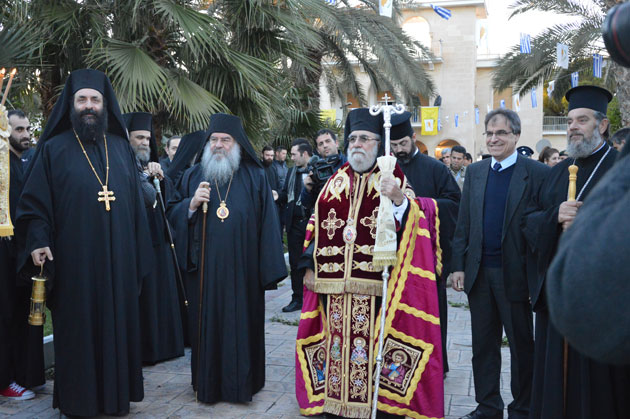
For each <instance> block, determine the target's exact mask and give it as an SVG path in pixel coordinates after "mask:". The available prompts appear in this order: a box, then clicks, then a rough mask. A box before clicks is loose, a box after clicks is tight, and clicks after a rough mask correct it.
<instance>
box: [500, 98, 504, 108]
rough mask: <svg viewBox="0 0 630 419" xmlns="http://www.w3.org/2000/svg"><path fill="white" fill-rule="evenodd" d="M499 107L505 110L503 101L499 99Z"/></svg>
mask: <svg viewBox="0 0 630 419" xmlns="http://www.w3.org/2000/svg"><path fill="white" fill-rule="evenodd" d="M499 106H500V107H502V108H504V109H505V99H501V102H499Z"/></svg>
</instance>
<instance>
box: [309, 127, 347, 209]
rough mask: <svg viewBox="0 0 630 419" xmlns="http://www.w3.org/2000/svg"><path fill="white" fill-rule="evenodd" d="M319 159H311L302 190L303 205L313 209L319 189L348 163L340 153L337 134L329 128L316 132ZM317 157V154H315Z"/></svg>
mask: <svg viewBox="0 0 630 419" xmlns="http://www.w3.org/2000/svg"><path fill="white" fill-rule="evenodd" d="M315 145H316V146H317V154H318V155H319V156H320V158H318V159H314V158H313V159H311V163H309V166H310V169H311V170H310V171H309V174H308V176H307V177H306V178H305V179H304V189H303V190H302V195H301V197H300V198H301V200H302V205H304V207H305V208H307V209H308V210H309V213H310V212H311V211H312V209H313V206H314V204H315V200H316V199H317V195H319V191H320V190H321V189H322V186H324V183H326V181H327V180H328V178H330V176H331V175H332V174H333V173H335V172H336V171H337V169H339V168H340V167H341V166H343V165H344V164H345V163H346V156H344V155H343V154H342V153H339V141H338V140H337V135H336V134H335V133H334V132H332V131H331V130H329V129H321V130H319V131H317V134H315ZM313 157H316V156H313ZM318 175H319V176H318Z"/></svg>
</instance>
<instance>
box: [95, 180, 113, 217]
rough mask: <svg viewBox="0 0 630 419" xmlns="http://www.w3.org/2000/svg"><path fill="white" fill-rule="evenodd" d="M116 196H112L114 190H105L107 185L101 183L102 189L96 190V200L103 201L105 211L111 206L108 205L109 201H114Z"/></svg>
mask: <svg viewBox="0 0 630 419" xmlns="http://www.w3.org/2000/svg"><path fill="white" fill-rule="evenodd" d="M115 200H116V197H115V196H114V191H109V190H107V185H103V190H102V191H99V192H98V201H99V202H105V211H109V210H110V209H111V208H110V207H109V202H110V201H112V202H113V201H115Z"/></svg>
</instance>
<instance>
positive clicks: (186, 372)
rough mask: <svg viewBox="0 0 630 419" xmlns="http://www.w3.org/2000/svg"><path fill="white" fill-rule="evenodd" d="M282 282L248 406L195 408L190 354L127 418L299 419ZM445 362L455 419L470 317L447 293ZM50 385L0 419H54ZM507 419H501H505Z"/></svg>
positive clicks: (467, 401) (462, 301) (151, 373)
mask: <svg viewBox="0 0 630 419" xmlns="http://www.w3.org/2000/svg"><path fill="white" fill-rule="evenodd" d="M289 281H290V280H289V279H286V280H285V281H283V282H282V283H281V284H280V287H278V289H277V290H275V291H270V292H268V293H267V296H266V300H267V302H266V314H265V331H266V337H265V338H266V340H265V346H266V349H267V382H266V385H265V387H264V389H263V390H262V391H260V392H259V393H258V394H256V395H255V396H254V400H253V401H252V402H251V403H246V404H233V403H217V404H215V405H206V404H201V403H197V402H195V395H194V392H193V390H192V386H191V385H190V380H191V376H190V351H189V350H187V351H186V356H184V357H181V358H178V359H175V360H172V361H169V362H165V363H162V364H158V365H155V366H152V367H147V368H145V369H144V379H145V384H144V390H145V397H144V400H143V401H142V402H140V403H132V404H131V412H130V415H133V416H136V417H138V418H174V419H175V418H221V419H228V418H230V419H231V418H283V419H284V418H299V417H300V413H299V409H298V405H297V402H296V400H295V389H294V374H295V368H294V346H295V338H296V334H297V326H295V325H294V324H297V320H298V319H299V313H290V314H284V313H282V311H281V308H282V307H283V306H285V305H286V304H288V302H289V301H290V299H291V284H290V282H289ZM448 300H449V320H448V333H449V337H448V358H449V363H450V368H451V370H450V372H449V373H448V375H447V378H446V380H445V400H444V403H445V414H446V419H451V418H453V419H454V418H459V417H460V416H462V415H464V414H466V413H468V412H470V411H471V410H473V409H474V408H475V406H476V403H475V397H474V394H475V393H474V386H473V380H472V366H471V358H472V349H471V334H470V314H469V312H468V309H467V305H466V302H467V300H466V296H465V295H464V294H463V293H457V292H455V291H453V290H452V289H449V290H448ZM502 356H503V365H502V374H501V392H502V394H503V399H504V401H505V404H506V405H507V404H508V403H509V402H510V401H511V400H512V396H511V394H510V391H509V381H510V371H509V357H510V354H509V350H508V348H503V349H502ZM52 390H53V383H52V381H50V380H49V381H48V382H47V383H46V386H45V388H44V389H42V390H41V391H40V392H39V393H38V394H37V397H36V398H35V399H33V400H29V401H23V402H16V401H7V400H6V399H2V398H0V417H2V418H4V417H12V418H42V419H47V418H57V417H59V411H58V410H54V409H53V408H52ZM505 416H506V417H507V413H506V415H505Z"/></svg>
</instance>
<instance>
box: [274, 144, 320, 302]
mask: <svg viewBox="0 0 630 419" xmlns="http://www.w3.org/2000/svg"><path fill="white" fill-rule="evenodd" d="M312 155H313V147H311V145H310V144H309V142H308V141H307V140H305V139H304V138H297V139H295V140H294V141H293V143H292V144H291V160H293V163H294V164H295V165H294V166H293V167H291V168H290V169H289V172H288V174H287V178H286V182H285V183H284V187H283V188H282V190H281V191H280V197H279V198H278V202H279V204H280V205H285V204H286V226H287V245H288V247H289V266H290V267H291V288H292V289H293V296H292V297H291V302H290V303H289V304H288V305H287V306H286V307H283V308H282V311H284V312H285V313H289V312H292V311H297V310H301V309H302V289H303V279H304V270H303V269H298V262H299V260H300V256H301V255H302V248H303V246H304V237H305V236H306V225H307V224H308V220H309V217H310V215H311V213H310V211H309V210H308V209H307V208H305V207H304V205H302V200H301V192H302V188H303V187H304V178H305V177H306V176H308V162H309V160H310V158H311V156H312Z"/></svg>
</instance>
